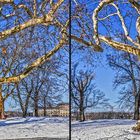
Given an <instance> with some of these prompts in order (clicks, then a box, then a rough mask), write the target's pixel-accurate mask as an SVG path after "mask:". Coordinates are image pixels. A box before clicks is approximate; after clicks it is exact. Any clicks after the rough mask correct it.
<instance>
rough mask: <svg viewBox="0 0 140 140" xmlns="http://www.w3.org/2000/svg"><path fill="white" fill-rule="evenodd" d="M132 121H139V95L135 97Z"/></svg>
mask: <svg viewBox="0 0 140 140" xmlns="http://www.w3.org/2000/svg"><path fill="white" fill-rule="evenodd" d="M133 119H134V120H139V95H136V96H135V107H134V118H133Z"/></svg>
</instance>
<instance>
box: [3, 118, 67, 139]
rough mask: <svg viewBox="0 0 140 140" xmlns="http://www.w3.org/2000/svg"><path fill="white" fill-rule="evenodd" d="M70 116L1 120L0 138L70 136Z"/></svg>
mask: <svg viewBox="0 0 140 140" xmlns="http://www.w3.org/2000/svg"><path fill="white" fill-rule="evenodd" d="M68 135H69V123H68V118H59V117H54V118H45V117H38V118H36V117H30V118H9V119H6V120H0V139H2V140H4V139H15V138H35V137H47V138H68Z"/></svg>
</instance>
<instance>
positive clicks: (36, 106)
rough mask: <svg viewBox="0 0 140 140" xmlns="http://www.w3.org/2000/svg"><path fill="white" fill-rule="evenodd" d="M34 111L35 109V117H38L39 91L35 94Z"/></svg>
mask: <svg viewBox="0 0 140 140" xmlns="http://www.w3.org/2000/svg"><path fill="white" fill-rule="evenodd" d="M34 111H35V117H38V116H39V115H38V93H36V94H35V99H34Z"/></svg>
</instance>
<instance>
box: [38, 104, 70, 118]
mask: <svg viewBox="0 0 140 140" xmlns="http://www.w3.org/2000/svg"><path fill="white" fill-rule="evenodd" d="M38 114H39V116H44V109H43V108H40V109H39V110H38ZM46 116H48V117H68V116H69V104H68V103H61V104H58V105H57V106H56V107H49V108H47V109H46Z"/></svg>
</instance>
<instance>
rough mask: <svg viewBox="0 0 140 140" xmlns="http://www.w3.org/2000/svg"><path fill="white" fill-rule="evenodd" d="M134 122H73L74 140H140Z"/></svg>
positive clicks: (115, 120)
mask: <svg viewBox="0 0 140 140" xmlns="http://www.w3.org/2000/svg"><path fill="white" fill-rule="evenodd" d="M135 124H136V121H134V120H126V119H125V120H122V119H112V120H111V119H108V120H107V119H106V120H94V121H85V122H72V140H140V133H138V132H133V131H132V127H133V126H135Z"/></svg>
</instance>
